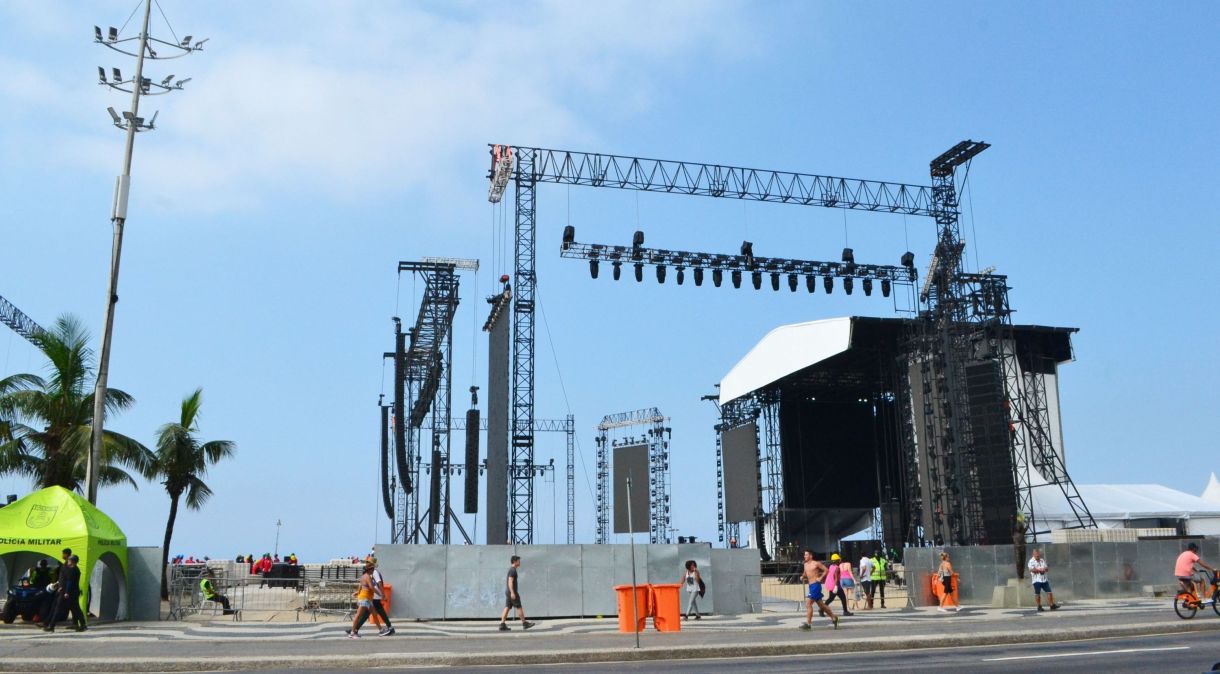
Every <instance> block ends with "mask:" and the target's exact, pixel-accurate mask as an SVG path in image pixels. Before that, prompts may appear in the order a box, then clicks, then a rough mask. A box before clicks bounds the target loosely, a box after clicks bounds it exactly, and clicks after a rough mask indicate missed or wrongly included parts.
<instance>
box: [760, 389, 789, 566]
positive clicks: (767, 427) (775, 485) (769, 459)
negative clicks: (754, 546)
mask: <svg viewBox="0 0 1220 674" xmlns="http://www.w3.org/2000/svg"><path fill="white" fill-rule="evenodd" d="M762 402H763V406H762V420H763V437H764V438H765V440H764V442H763V447H764V449H765V451H764V458H763V460H762V461H763V464H764V466H763V467H764V470H763V471H760V473H759V479H760V480H761V479H762V476H763V473H765V474H766V478H767V481H766V484H765V486H763V488H762V489H760V490H759V493H760V494H764V493H765V494H766V499H767V501H766V506H767V508H766V510H764V511H763V518H762V519H763V520H764V521H765V520H766V516H767V515H770V516H771V519H770V525H769V528H770V529H771V537H772V542H773V543H774V547H775V549H776V551H778V550H779V544H780V539H781V538H782V537H783V535H784V531H785V528H784V524H785V522H784V508H783V504H784V464H783V448H782V446H781V444H780V434H779V391H773V394H772V395H770V396H768V397H766V398H764V399H763V401H762ZM760 505H761V504H760ZM764 528H767V527H764ZM759 547H760V548H762V543H761V539H760V543H759Z"/></svg>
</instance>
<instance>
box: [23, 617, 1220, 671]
mask: <svg viewBox="0 0 1220 674" xmlns="http://www.w3.org/2000/svg"><path fill="white" fill-rule="evenodd" d="M802 619H803V614H798V613H796V612H794V611H792V612H781V613H762V614H753V615H745V616H725V617H720V616H710V617H706V618H704V619H703V620H699V621H694V622H690V623H683V630H682V631H681V632H679V633H668V634H660V633H657V632H656V631H654V630H652V629H651V628H650V629H649V630H648V631H646V632H644V633H642V634H641V638H640V643H641V648H640V649H639V650H636V649H635V648H634V645H635V640H634V637H633V636H632V635H631V634H629V633H628V634H622V633H619V632H618V631H617V621H616V620H615V619H614V618H608V619H600V620H597V619H573V620H548V621H540V622H539V624H538V626H537V627H535V628H533V629H531V630H530V631H529V632H528V633H526V632H523V631H521V630H520V628H519V627H518V626H514V629H513V631H512V632H509V633H501V632H498V631H497V630H496V627H497V623H496V622H495V621H478V622H476V621H460V622H458V621H455V622H419V623H416V622H400V623H397V624H396V625H395V627H396V628H397V634H395V635H393V636H389V637H378V636H377V633H376V631H375V629H372V626H366V628H365V629H364V633H365V634H366V635H367V636H365V637H364V638H362V639H359V640H355V639H348V638H346V636H345V635H344V633H343V630H344V629H345V628H346V624H345V623H342V622H326V623H321V622H319V623H308V622H302V623H283V622H279V623H254V622H251V621H250V620H249V619H247V620H246V621H244V622H240V623H234V622H230V621H214V622H212V621H199V622H159V623H119V624H112V625H99V626H97V627H93V628H90V629H89V631H88V632H85V633H83V634H77V633H73V632H59V633H55V634H46V633H44V632H42V631H39V630H36V629H35V628H33V627H32V626H25V625H20V624H15V625H10V626H0V670H3V671H23V672H39V671H64V670H106V671H209V670H218V669H263V668H306V667H308V668H336V669H355V668H365V667H384V666H404V665H420V666H475V665H492V664H501V665H537V664H548V663H587V662H613V661H626V660H661V659H668V658H696V657H698V658H717V657H743V656H765V655H791V654H809V653H829V652H838V653H846V652H863V651H880V650H901V649H911V648H937V647H952V646H978V645H986V644H1011V643H1031V642H1046V641H1064V640H1074V639H1092V638H1100V637H1120V636H1131V635H1142V634H1165V633H1174V632H1185V631H1199V630H1220V617H1218V616H1216V615H1215V614H1214V613H1213V612H1211V611H1210V610H1209V611H1208V612H1207V613H1200V614H1199V615H1198V616H1196V617H1195V618H1194V619H1193V620H1189V621H1185V620H1181V619H1179V618H1178V617H1177V616H1176V615H1174V613H1173V610H1172V608H1171V605H1170V602H1169V601H1168V600H1163V599H1158V600H1148V599H1134V600H1121V601H1097V600H1094V601H1082V602H1078V603H1073V604H1070V605H1065V606H1064V607H1063V608H1062V609H1060V610H1059V611H1055V612H1046V613H1042V614H1039V613H1036V612H1034V611H1032V610H1028V609H991V608H972V607H967V608H965V609H963V610H962V612H961V613H956V614H944V613H939V612H937V611H936V610H935V609H934V608H920V609H908V610H902V609H884V610H873V611H861V612H859V613H857V614H856V615H855V616H852V617H845V618H843V619H842V621H841V623H840V626H839V629H837V630H833V629H831V627H830V626H829V621H828V620H826V619H818V618H817V617H816V616H815V619H814V620H815V622H814V631H813V632H812V633H809V632H802V631H800V630H798V629H797V626H798V625H799V624H800V622H801V621H802Z"/></svg>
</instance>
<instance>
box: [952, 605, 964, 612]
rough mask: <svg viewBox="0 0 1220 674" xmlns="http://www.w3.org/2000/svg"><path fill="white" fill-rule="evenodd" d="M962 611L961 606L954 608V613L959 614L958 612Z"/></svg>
mask: <svg viewBox="0 0 1220 674" xmlns="http://www.w3.org/2000/svg"><path fill="white" fill-rule="evenodd" d="M960 610H962V607H960V606H954V607H953V612H954V613H957V612H958V611H960Z"/></svg>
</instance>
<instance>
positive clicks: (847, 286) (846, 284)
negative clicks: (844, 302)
mask: <svg viewBox="0 0 1220 674" xmlns="http://www.w3.org/2000/svg"><path fill="white" fill-rule="evenodd" d="M851 287H852V279H851V277H850V276H848V277H846V278H844V279H843V292H845V293H847V294H848V295H850V294H851Z"/></svg>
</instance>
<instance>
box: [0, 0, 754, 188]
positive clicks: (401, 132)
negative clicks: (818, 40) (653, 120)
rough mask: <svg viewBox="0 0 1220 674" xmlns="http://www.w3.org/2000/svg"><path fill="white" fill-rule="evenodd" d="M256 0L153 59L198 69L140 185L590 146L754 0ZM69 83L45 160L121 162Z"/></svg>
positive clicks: (142, 156)
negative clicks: (429, 0)
mask: <svg viewBox="0 0 1220 674" xmlns="http://www.w3.org/2000/svg"><path fill="white" fill-rule="evenodd" d="M209 7H214V6H211V5H209ZM231 9H232V7H230V10H231ZM190 10H191V11H194V12H199V11H201V9H200V8H199V7H191V8H190ZM167 11H171V12H172V11H174V10H173V8H167ZM246 11H247V12H248V13H247V14H246V15H243V16H237V17H219V16H206V17H205V16H195V17H189V16H188V17H185V18H184V19H183V20H176V23H185V22H187V21H199V22H202V23H203V24H204V26H203V28H204V30H201V31H198V32H197V36H199V35H204V34H206V33H207V29H208V28H209V27H208V26H207V23H208V22H212V23H213V24H214V25H213V26H212V27H211V28H212V29H213V31H212V33H211V38H212V39H211V41H210V42H209V43H208V44H207V47H206V50H205V51H204V52H202V53H199V54H194V55H191V56H190V57H188V58H184V59H181V60H178V61H171V62H165V63H155V64H151V65H149V66H148V71H149V72H148V75H150V76H153V77H158V78H159V77H161V76H163V75H164V74H169V73H170V72H173V73H174V74H175V75H176V76H177V77H178V78H181V77H185V76H190V77H192V78H193V79H192V81H191V82H190V83H189V84H188V85H187V89H186V90H185V91H183V92H181V93H176V94H173V95H171V96H166V97H160V98H156V99H152V98H148V99H145V101H144V104H143V105H144V107H143V108H142V112H143V114H144V115H145V116H146V117H149V116H151V113H152V111H153V110H156V109H160V110H161V116H160V117H159V119H158V126H159V129H158V131H157V132H156V134H155V135H154V136H152V137H148V136H142V137H141V139H140V142H139V143H138V146H137V162H138V165H137V168H136V170H137V172H139V173H140V174H141V183H142V185H144V184H147V185H148V186H149V187H151V188H153V189H157V190H160V191H164V192H165V193H171V194H175V195H178V198H177V203H178V204H180V205H181V204H183V203H184V202H185V203H189V204H190V205H191V208H193V209H196V210H205V211H207V210H211V211H217V210H219V211H226V210H231V209H236V208H245V207H247V206H249V205H251V204H255V203H259V202H260V201H266V200H268V199H271V198H273V197H277V196H285V195H291V194H296V193H300V192H308V193H310V194H322V195H327V196H329V197H330V198H333V199H337V200H339V201H345V200H357V199H361V200H362V199H367V198H369V197H375V196H378V195H400V194H402V193H404V192H405V191H406V188H407V186H412V187H415V188H418V189H424V190H429V191H435V190H440V189H445V185H446V183H451V182H452V181H453V179H454V176H457V175H460V176H463V177H465V176H469V174H470V170H469V167H470V166H471V165H472V164H480V163H481V161H482V160H481V157H480V153H481V152H482V151H483V150H482V148H483V146H484V144H485V143H487V142H492V141H497V140H504V141H509V142H514V141H515V142H536V143H546V144H562V143H572V144H577V145H579V146H593V145H594V144H595V143H596V140H597V137H598V127H599V120H601V119H615V118H624V117H625V118H631V117H633V116H638V115H642V114H645V113H646V112H647V110H648V108H649V106H650V102H651V101H652V100H654V98H655V96H657V95H659V94H658V91H663V90H664V82H665V80H666V79H667V78H669V77H673V76H675V75H678V74H680V73H683V72H685V71H687V70H688V69H691V68H695V67H707V66H709V64H714V63H716V62H718V61H722V60H724V59H731V58H733V57H734V54H736V53H740V51H741V50H740V48H739V47H737V46H736V45H740V44H743V43H748V42H749V40H748V32H749V29H748V28H747V27H745V26H746V22H745V17H746V12H745V11H742V10H740V9H739V8H738V7H737V6H736V5H732V4H722V3H710V2H701V3H697V4H696V3H689V4H688V3H677V2H670V3H657V4H653V3H647V2H629V3H610V4H607V3H577V2H559V1H553V2H543V3H539V4H533V5H529V6H526V7H517V8H513V9H512V11H510V10H509V9H508V8H497V9H493V10H489V11H485V8H484V6H483V5H476V4H473V3H470V4H458V5H440V6H431V5H427V6H412V7H403V6H400V5H397V4H389V3H387V4H383V5H379V4H372V5H370V4H369V3H354V2H353V3H349V4H342V3H340V4H336V3H334V2H317V3H290V4H286V3H275V4H270V5H260V6H257V7H256V8H255V9H253V10H246ZM251 11H252V12H254V13H249V12H251ZM289 13H291V14H292V15H293V17H294V18H293V20H292V21H287V20H286V19H285V18H284V17H285V16H286V15H287V14H289ZM289 26H291V28H290V27H289ZM238 31H240V32H238ZM154 32H155V31H154ZM178 32H179V33H183V32H185V31H183V30H182V29H181V28H179V29H178ZM18 65H20V64H18ZM23 72H25V73H26V76H24V77H23V78H22V81H23V83H22V84H20V85H19V87H20V90H21V91H22V92H24V93H23V96H22V100H24V101H27V103H26V104H25V105H29V106H33V105H37V104H38V101H39V100H43V101H44V102H45V101H46V100H47V99H54V97H55V96H57V95H62V92H56V91H55V90H54V88H52V87H49V86H44V87H40V82H41V83H43V84H45V83H46V82H49V81H52V78H50V77H48V76H46V74H45V73H44V74H43V75H42V76H41V78H40V77H39V76H38V74H37V72H38V70H37V69H36V68H34V67H33V66H31V65H28V64H26V66H25V69H24V71H23ZM10 86H14V87H15V86H18V85H10ZM80 87H81V88H82V89H83V88H85V83H84V82H83V81H82V82H81V84H80ZM64 98H66V99H68V100H74V101H75V104H74V105H72V106H70V109H68V110H61V114H62V116H63V117H64V119H63V122H64V126H66V127H69V129H67V130H66V129H64V128H59V129H55V128H50V127H48V128H47V129H45V130H44V133H46V134H47V135H48V136H49V138H46V139H42V140H41V141H38V142H42V143H43V147H51V148H54V149H53V151H52V152H50V153H48V155H49V157H52V158H53V159H49V160H48V161H60V162H64V163H66V164H69V165H72V166H78V167H79V166H90V165H92V166H93V167H94V169H95V170H98V171H102V172H104V173H111V172H113V170H114V167H115V164H116V160H115V159H114V152H115V148H111V147H109V146H110V142H109V140H108V139H107V140H104V141H103V142H97V141H96V140H95V141H93V142H88V141H87V139H86V138H81V137H79V135H78V134H90V135H92V134H96V136H97V137H101V138H105V137H104V136H101V134H103V133H105V131H103V130H101V129H100V128H99V127H100V126H101V123H102V120H103V119H104V112H98V113H96V114H95V111H94V110H93V109H92V108H90V109H88V110H87V112H88V113H89V114H88V115H85V114H83V112H82V111H81V110H80V109H79V108H80V107H81V101H84V102H86V103H87V104H88V105H90V106H94V105H96V104H97V103H96V101H97V97H96V96H92V97H89V96H83V97H82V95H81V94H78V93H74V94H72V95H71V96H69V95H64ZM112 102H114V101H112ZM103 107H104V105H103ZM116 107H119V106H116ZM98 110H100V108H99V109H98ZM99 114H100V115H101V117H99V116H98V115H99ZM71 127H76V128H71ZM95 129H96V131H95ZM3 133H7V132H3ZM31 142H35V141H33V140H31Z"/></svg>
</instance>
